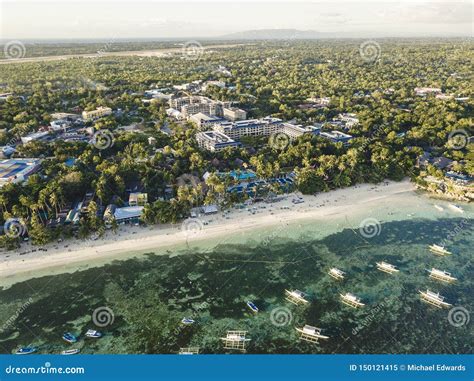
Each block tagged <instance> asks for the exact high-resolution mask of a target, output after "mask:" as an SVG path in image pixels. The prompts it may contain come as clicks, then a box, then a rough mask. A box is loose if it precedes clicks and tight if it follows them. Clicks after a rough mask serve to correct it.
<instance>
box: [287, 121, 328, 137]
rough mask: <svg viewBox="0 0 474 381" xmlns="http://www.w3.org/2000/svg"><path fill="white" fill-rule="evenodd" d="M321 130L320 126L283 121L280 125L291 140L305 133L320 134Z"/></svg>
mask: <svg viewBox="0 0 474 381" xmlns="http://www.w3.org/2000/svg"><path fill="white" fill-rule="evenodd" d="M320 131H321V128H320V127H315V126H306V127H303V126H302V125H301V124H292V123H282V124H281V125H280V131H278V132H282V133H284V134H285V135H287V136H288V137H289V138H290V140H294V139H296V138H298V137H300V136H302V135H304V134H311V135H319V134H320Z"/></svg>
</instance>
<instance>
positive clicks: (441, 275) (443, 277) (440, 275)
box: [427, 267, 457, 283]
mask: <svg viewBox="0 0 474 381" xmlns="http://www.w3.org/2000/svg"><path fill="white" fill-rule="evenodd" d="M427 271H428V272H429V273H430V278H433V279H436V280H439V281H441V282H444V283H453V282H455V281H456V280H457V279H456V278H455V277H453V276H452V275H451V273H448V272H447V271H442V270H438V269H435V268H434V267H433V268H432V269H431V270H427Z"/></svg>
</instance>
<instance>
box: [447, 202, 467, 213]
mask: <svg viewBox="0 0 474 381" xmlns="http://www.w3.org/2000/svg"><path fill="white" fill-rule="evenodd" d="M449 207H450V208H451V209H452V210H454V211H455V212H458V213H464V210H463V209H462V208H461V207H460V206H457V205H454V204H449Z"/></svg>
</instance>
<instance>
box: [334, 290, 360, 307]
mask: <svg viewBox="0 0 474 381" xmlns="http://www.w3.org/2000/svg"><path fill="white" fill-rule="evenodd" d="M339 295H340V297H341V302H342V303H343V304H345V305H346V306H349V307H353V308H359V307H363V306H365V304H364V303H362V302H361V301H360V299H359V298H358V297H357V296H355V295H353V294H351V293H349V292H347V293H345V294H339Z"/></svg>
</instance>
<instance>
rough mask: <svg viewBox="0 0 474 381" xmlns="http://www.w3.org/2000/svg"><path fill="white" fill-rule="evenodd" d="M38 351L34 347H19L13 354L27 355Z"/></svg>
mask: <svg viewBox="0 0 474 381" xmlns="http://www.w3.org/2000/svg"><path fill="white" fill-rule="evenodd" d="M37 350H38V348H36V347H21V348H18V349H17V350H16V352H15V354H16V355H29V354H31V353H35V352H36V351H37Z"/></svg>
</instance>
